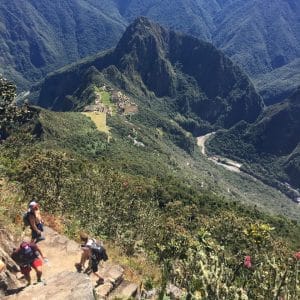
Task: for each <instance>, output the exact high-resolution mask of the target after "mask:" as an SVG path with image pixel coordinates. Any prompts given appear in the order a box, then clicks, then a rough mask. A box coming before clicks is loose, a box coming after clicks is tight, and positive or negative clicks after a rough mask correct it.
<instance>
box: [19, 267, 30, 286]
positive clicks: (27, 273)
mask: <svg viewBox="0 0 300 300" xmlns="http://www.w3.org/2000/svg"><path fill="white" fill-rule="evenodd" d="M20 268H21V273H22V274H23V275H24V278H25V279H26V280H27V284H28V285H30V284H31V276H30V271H31V267H30V266H25V267H20Z"/></svg>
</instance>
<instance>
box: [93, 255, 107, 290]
mask: <svg viewBox="0 0 300 300" xmlns="http://www.w3.org/2000/svg"><path fill="white" fill-rule="evenodd" d="M99 262H100V261H99V260H97V259H93V258H92V259H91V264H92V266H91V267H92V271H93V274H94V275H95V276H96V277H98V280H97V283H98V284H102V283H103V282H104V279H103V278H102V277H101V276H100V274H99V273H98V265H99Z"/></svg>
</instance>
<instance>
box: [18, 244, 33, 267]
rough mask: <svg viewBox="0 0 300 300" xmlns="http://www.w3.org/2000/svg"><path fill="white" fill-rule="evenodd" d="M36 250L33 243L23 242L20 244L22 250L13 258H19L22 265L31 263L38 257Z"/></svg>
mask: <svg viewBox="0 0 300 300" xmlns="http://www.w3.org/2000/svg"><path fill="white" fill-rule="evenodd" d="M36 250H37V249H36V248H35V247H34V245H33V244H30V243H27V242H23V243H22V244H21V245H20V250H19V251H18V252H17V253H15V254H14V257H13V259H17V261H19V263H20V264H21V265H27V264H31V263H32V262H33V261H34V260H35V259H36V258H37V257H38V256H37V254H36Z"/></svg>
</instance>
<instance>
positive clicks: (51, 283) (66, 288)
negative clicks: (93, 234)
mask: <svg viewBox="0 0 300 300" xmlns="http://www.w3.org/2000/svg"><path fill="white" fill-rule="evenodd" d="M45 237H46V240H45V241H42V242H40V243H39V244H38V246H39V247H40V248H41V251H42V253H43V255H44V256H45V257H47V259H48V263H45V262H44V263H43V276H42V279H43V280H44V281H45V284H44V283H38V284H32V285H31V286H29V287H26V288H25V289H24V290H23V291H21V292H19V293H18V294H14V295H11V296H7V297H5V299H22V300H27V299H28V300H46V299H55V300H60V299H72V300H73V299H74V300H77V299H78V300H85V299H87V300H90V299H91V300H94V299H108V300H109V299H129V298H131V299H132V298H134V297H135V296H136V295H137V293H138V285H137V284H135V283H132V282H128V281H126V280H125V279H124V276H123V275H124V269H123V268H122V267H121V266H120V265H117V264H113V263H112V262H110V261H109V260H108V261H107V262H105V263H103V262H101V263H100V265H99V273H100V275H101V276H102V277H103V278H104V284H101V285H99V286H97V285H96V281H97V279H98V278H97V277H96V276H95V275H93V274H91V275H90V276H88V275H86V274H84V273H78V272H77V271H76V269H75V266H74V264H75V263H76V262H79V261H80V255H81V249H80V245H79V244H77V243H76V242H75V241H72V240H70V239H68V238H67V237H65V236H63V235H60V234H58V233H57V232H56V231H54V230H53V229H51V228H49V227H45ZM31 275H32V282H33V283H35V282H36V275H35V272H34V270H32V271H31Z"/></svg>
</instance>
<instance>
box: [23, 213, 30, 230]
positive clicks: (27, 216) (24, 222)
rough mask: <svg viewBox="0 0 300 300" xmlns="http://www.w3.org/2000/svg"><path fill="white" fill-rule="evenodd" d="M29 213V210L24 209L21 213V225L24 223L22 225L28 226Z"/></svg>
mask: <svg viewBox="0 0 300 300" xmlns="http://www.w3.org/2000/svg"><path fill="white" fill-rule="evenodd" d="M30 213H31V212H30V211H26V212H25V213H24V214H23V225H24V227H27V226H30V222H29V215H30Z"/></svg>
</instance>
